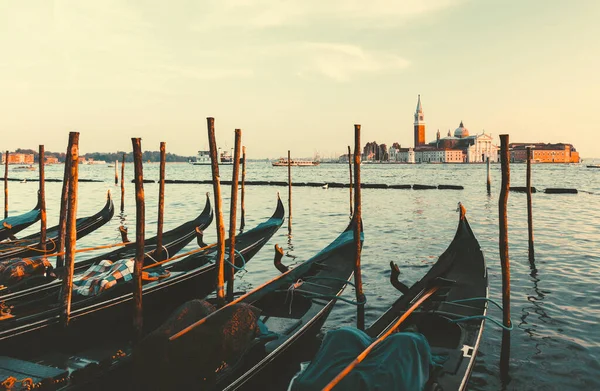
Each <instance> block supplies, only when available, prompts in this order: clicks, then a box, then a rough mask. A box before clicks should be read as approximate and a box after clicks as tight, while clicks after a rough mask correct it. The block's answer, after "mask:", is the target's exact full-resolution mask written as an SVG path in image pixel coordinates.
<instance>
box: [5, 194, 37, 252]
mask: <svg viewBox="0 0 600 391" xmlns="http://www.w3.org/2000/svg"><path fill="white" fill-rule="evenodd" d="M40 208H41V206H40V197H38V203H37V205H36V206H35V207H34V208H33V209H32V210H30V211H29V212H27V213H23V214H20V215H18V216H9V217H7V218H5V219H4V220H0V242H2V241H3V240H6V239H9V238H11V237H13V238H14V235H15V234H16V233H18V232H19V231H22V230H24V229H25V228H27V227H29V226H30V225H32V224H33V223H35V222H36V221H38V220H39V219H40V218H41V214H42V211H41V210H40ZM2 243H4V242H2Z"/></svg>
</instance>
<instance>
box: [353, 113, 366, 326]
mask: <svg viewBox="0 0 600 391" xmlns="http://www.w3.org/2000/svg"><path fill="white" fill-rule="evenodd" d="M360 150H361V146H360V125H358V124H356V125H354V218H355V219H356V225H355V227H354V242H355V245H356V258H355V259H354V284H355V290H356V302H357V307H356V327H357V328H358V329H359V330H364V329H365V295H364V293H363V287H362V274H361V266H360V253H361V251H362V243H361V241H360V233H361V228H362V206H361V202H362V198H361V194H360V156H361V153H360Z"/></svg>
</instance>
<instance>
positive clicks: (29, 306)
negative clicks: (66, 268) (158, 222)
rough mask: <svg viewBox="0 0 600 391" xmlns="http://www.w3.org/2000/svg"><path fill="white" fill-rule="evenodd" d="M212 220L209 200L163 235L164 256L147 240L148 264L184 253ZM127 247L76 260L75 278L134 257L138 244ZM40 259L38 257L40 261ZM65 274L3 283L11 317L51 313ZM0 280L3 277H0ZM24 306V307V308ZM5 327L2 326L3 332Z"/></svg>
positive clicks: (33, 275)
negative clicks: (104, 264) (92, 268)
mask: <svg viewBox="0 0 600 391" xmlns="http://www.w3.org/2000/svg"><path fill="white" fill-rule="evenodd" d="M212 220H213V212H212V207H211V205H210V199H209V198H208V195H207V196H206V204H205V206H204V209H203V210H202V213H200V214H199V215H198V216H197V217H196V218H195V219H193V220H190V221H187V222H185V223H183V224H181V225H179V226H178V227H175V228H173V229H171V230H169V231H166V232H164V233H163V236H162V245H161V248H162V252H161V253H160V254H157V253H156V244H157V237H156V236H154V237H152V238H148V239H146V240H144V254H146V255H145V261H148V262H149V261H150V260H152V259H155V260H160V259H162V258H164V257H165V256H167V257H169V256H172V255H174V254H176V253H178V252H179V251H181V250H182V249H183V248H184V247H185V246H187V245H188V244H189V243H190V242H191V241H192V240H194V238H198V235H197V232H198V231H200V232H202V231H203V230H204V229H206V228H207V227H208V226H209V225H210V223H211V222H212ZM125 243H126V244H125V245H124V246H123V247H120V248H117V249H116V250H113V251H110V252H108V253H105V254H102V255H98V256H94V257H92V258H89V259H85V260H82V261H79V260H76V262H75V265H74V268H73V274H74V276H75V278H77V276H80V275H82V274H83V273H84V272H85V271H86V270H87V269H88V268H89V267H90V266H92V265H95V264H97V263H100V262H101V261H106V260H108V261H111V262H115V261H118V260H120V259H126V258H133V257H135V251H136V250H135V246H136V244H135V242H129V241H127V239H125ZM37 258H39V257H37ZM40 261H42V260H40V259H31V262H40ZM62 274H63V270H62V268H56V269H51V268H49V269H48V270H46V271H42V273H30V274H25V273H23V274H22V275H20V276H19V277H18V281H16V282H14V283H12V284H10V283H9V282H7V281H5V280H2V279H0V284H3V285H4V288H2V289H0V295H2V299H3V301H4V303H5V304H6V305H7V306H10V307H11V308H12V310H11V314H12V315H15V314H18V313H21V315H23V314H25V313H27V314H28V316H29V315H31V314H33V313H35V312H36V311H37V312H41V311H43V310H45V309H48V307H49V306H52V305H54V304H55V303H56V300H57V299H56V294H57V291H59V290H60V289H61V286H62V281H61V280H60V279H59V278H57V276H60V275H62ZM0 277H1V276H0ZM24 303H25V304H24ZM3 327H4V324H3V323H1V322H0V330H2V329H3Z"/></svg>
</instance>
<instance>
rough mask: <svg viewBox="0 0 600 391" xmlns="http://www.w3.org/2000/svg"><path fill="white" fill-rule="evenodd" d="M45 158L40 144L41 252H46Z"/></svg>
mask: <svg viewBox="0 0 600 391" xmlns="http://www.w3.org/2000/svg"><path fill="white" fill-rule="evenodd" d="M45 158H46V157H45V151H44V146H43V145H40V149H39V156H38V160H39V162H38V163H39V167H40V193H39V197H40V251H41V252H42V254H46V186H45V180H46V178H45V175H44V160H45Z"/></svg>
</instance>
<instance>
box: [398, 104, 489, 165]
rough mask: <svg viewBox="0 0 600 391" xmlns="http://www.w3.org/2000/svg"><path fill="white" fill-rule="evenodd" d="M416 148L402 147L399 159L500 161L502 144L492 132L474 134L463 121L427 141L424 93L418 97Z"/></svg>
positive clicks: (417, 160)
mask: <svg viewBox="0 0 600 391" xmlns="http://www.w3.org/2000/svg"><path fill="white" fill-rule="evenodd" d="M414 135H415V147H414V149H412V148H400V149H399V151H398V153H397V154H396V160H397V161H400V162H406V163H483V162H485V161H486V159H487V158H489V159H490V161H492V162H497V161H498V146H497V145H495V144H494V143H493V138H492V135H491V134H486V133H485V132H482V133H481V134H475V135H473V136H471V135H470V134H469V130H468V129H467V128H465V126H464V125H463V123H462V121H461V122H460V125H459V126H458V128H456V130H455V131H454V134H452V133H451V132H450V131H449V130H448V135H447V136H446V137H443V138H442V137H441V135H440V131H439V129H438V131H437V137H436V140H435V141H432V142H430V143H428V144H425V114H424V111H423V105H422V103H421V95H419V98H418V100H417V108H416V110H415V121H414Z"/></svg>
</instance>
